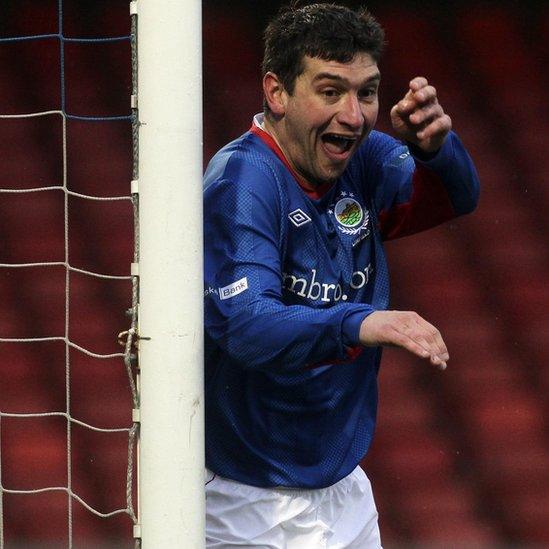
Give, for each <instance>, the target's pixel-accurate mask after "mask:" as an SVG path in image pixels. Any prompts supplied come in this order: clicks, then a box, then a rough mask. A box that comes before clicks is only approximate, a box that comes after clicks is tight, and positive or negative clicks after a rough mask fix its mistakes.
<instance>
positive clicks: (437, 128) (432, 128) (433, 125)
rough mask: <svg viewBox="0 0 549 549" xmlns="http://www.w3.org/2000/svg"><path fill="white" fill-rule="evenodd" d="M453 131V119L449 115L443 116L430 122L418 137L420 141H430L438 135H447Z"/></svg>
mask: <svg viewBox="0 0 549 549" xmlns="http://www.w3.org/2000/svg"><path fill="white" fill-rule="evenodd" d="M451 129H452V119H451V118H450V117H449V116H448V115H447V114H443V115H442V116H440V117H438V118H435V119H434V120H432V121H430V122H429V123H428V124H427V125H426V126H425V127H424V128H423V129H422V130H420V131H419V132H418V133H417V137H418V139H430V138H432V137H434V136H436V135H446V134H447V133H448V132H449V131H450V130H451Z"/></svg>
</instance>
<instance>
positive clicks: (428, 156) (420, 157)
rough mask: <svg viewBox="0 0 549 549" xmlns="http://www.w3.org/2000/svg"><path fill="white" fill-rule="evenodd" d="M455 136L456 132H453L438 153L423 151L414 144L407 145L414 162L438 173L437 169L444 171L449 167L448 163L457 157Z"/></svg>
mask: <svg viewBox="0 0 549 549" xmlns="http://www.w3.org/2000/svg"><path fill="white" fill-rule="evenodd" d="M454 136H455V134H454V132H452V131H451V132H450V133H449V134H448V135H447V137H446V139H445V140H444V143H443V144H442V147H440V149H438V151H435V152H431V153H428V152H425V151H423V150H422V149H421V148H419V147H418V146H417V145H414V144H413V143H407V145H408V149H409V151H410V153H411V155H412V156H413V158H414V160H416V161H417V162H419V163H420V164H423V165H424V166H426V167H428V168H431V169H432V170H435V171H437V168H441V169H444V168H445V167H446V166H447V165H448V162H450V161H451V160H452V159H453V158H454V156H455V154H454V143H453V141H454V138H455V137H454Z"/></svg>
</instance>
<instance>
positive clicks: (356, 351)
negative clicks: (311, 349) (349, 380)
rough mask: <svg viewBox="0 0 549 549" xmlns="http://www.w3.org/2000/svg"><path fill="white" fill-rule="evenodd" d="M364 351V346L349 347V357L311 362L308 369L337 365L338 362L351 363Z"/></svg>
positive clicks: (347, 351) (347, 350)
mask: <svg viewBox="0 0 549 549" xmlns="http://www.w3.org/2000/svg"><path fill="white" fill-rule="evenodd" d="M363 351H364V347H361V346H360V345H357V346H356V347H347V349H346V350H345V352H346V353H347V358H338V359H336V360H330V361H323V362H317V363H316V364H309V365H308V366H307V370H313V369H314V368H320V367H321V366H335V365H337V364H349V362H353V360H356V359H357V358H358V357H359V356H360V355H361V354H362V352H363Z"/></svg>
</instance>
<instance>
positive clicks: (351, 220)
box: [329, 191, 370, 246]
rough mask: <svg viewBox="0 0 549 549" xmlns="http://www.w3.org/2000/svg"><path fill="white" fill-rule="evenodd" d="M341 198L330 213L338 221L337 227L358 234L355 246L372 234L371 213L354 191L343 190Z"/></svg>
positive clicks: (350, 233)
mask: <svg viewBox="0 0 549 549" xmlns="http://www.w3.org/2000/svg"><path fill="white" fill-rule="evenodd" d="M338 198H339V200H337V202H335V204H332V205H331V206H330V209H329V213H332V214H333V215H334V217H335V219H336V221H337V228H338V229H339V230H340V231H341V232H342V233H343V234H348V235H350V236H358V237H359V238H357V239H356V240H355V242H353V246H354V245H355V244H358V242H360V240H362V239H364V238H366V237H367V236H369V235H370V228H369V221H370V213H369V212H368V210H366V209H364V208H363V207H362V205H361V204H360V202H358V200H356V199H355V198H354V195H353V193H347V192H345V191H342V192H341V194H340V195H339V197H338Z"/></svg>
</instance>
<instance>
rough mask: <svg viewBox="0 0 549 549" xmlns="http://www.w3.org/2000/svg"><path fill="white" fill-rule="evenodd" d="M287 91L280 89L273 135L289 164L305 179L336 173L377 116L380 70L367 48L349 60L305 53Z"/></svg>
mask: <svg viewBox="0 0 549 549" xmlns="http://www.w3.org/2000/svg"><path fill="white" fill-rule="evenodd" d="M303 64H304V71H303V72H302V73H301V74H300V75H299V76H298V77H297V79H296V81H295V87H294V92H293V94H292V95H289V94H288V93H286V92H284V101H285V110H284V119H283V121H284V122H283V123H284V131H283V132H282V133H280V134H279V135H278V138H279V141H280V143H279V144H280V146H281V147H282V149H283V150H284V152H285V154H286V156H287V157H288V160H289V162H290V164H291V165H292V167H293V168H294V169H295V170H296V171H297V173H298V174H299V175H301V176H302V177H304V178H305V179H306V180H307V181H308V182H309V183H311V184H313V185H319V184H322V183H326V182H328V181H333V180H334V179H336V178H338V177H339V176H340V175H341V174H342V173H343V171H344V170H345V168H346V167H347V164H348V163H349V160H350V158H351V156H352V155H353V154H354V152H355V151H356V149H357V147H358V145H359V144H360V142H361V141H362V140H363V139H364V138H365V137H366V136H367V135H368V134H369V132H370V131H371V129H372V128H373V127H374V124H375V122H376V119H377V113H378V108H379V105H378V87H379V80H380V75H379V70H378V68H377V64H376V62H375V61H374V60H373V59H372V57H371V56H370V55H368V54H366V53H360V54H357V55H356V56H355V57H354V58H353V60H352V61H351V62H349V63H339V62H337V61H325V60H323V59H319V58H317V57H308V56H305V58H304V60H303Z"/></svg>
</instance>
